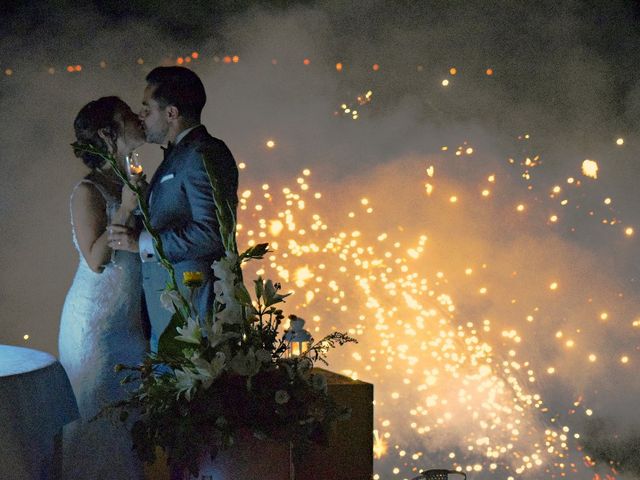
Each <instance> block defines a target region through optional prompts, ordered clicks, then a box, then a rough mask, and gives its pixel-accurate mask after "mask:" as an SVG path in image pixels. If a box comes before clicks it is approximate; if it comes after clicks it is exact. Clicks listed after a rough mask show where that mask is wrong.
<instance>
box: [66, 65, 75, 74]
mask: <svg viewBox="0 0 640 480" xmlns="http://www.w3.org/2000/svg"><path fill="white" fill-rule="evenodd" d="M74 70H75V68H73V67H72V66H71V65H69V66H68V67H67V72H73V71H74Z"/></svg>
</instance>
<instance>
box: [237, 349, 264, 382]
mask: <svg viewBox="0 0 640 480" xmlns="http://www.w3.org/2000/svg"><path fill="white" fill-rule="evenodd" d="M230 366H231V368H232V369H233V371H234V372H235V373H237V374H238V375H242V376H244V377H253V376H254V375H255V374H256V373H258V372H259V371H260V362H259V361H258V359H257V358H256V354H255V352H254V351H253V348H250V349H249V350H248V351H247V353H243V352H238V353H237V354H236V356H235V357H233V358H232V359H231V362H230Z"/></svg>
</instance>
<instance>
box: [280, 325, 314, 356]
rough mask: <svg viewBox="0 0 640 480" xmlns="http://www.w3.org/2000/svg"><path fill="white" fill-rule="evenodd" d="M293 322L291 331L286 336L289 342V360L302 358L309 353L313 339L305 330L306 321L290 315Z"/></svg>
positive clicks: (287, 352) (287, 353) (287, 354)
mask: <svg viewBox="0 0 640 480" xmlns="http://www.w3.org/2000/svg"><path fill="white" fill-rule="evenodd" d="M289 320H290V321H291V323H290V327H289V330H287V332H286V333H285V335H284V339H285V341H286V342H287V351H286V354H285V356H286V357H287V358H294V357H300V356H302V355H304V354H305V353H306V352H308V351H309V348H310V347H311V342H312V341H313V338H312V337H311V334H310V333H309V332H307V331H306V330H305V329H304V319H302V318H300V317H296V316H295V315H290V316H289Z"/></svg>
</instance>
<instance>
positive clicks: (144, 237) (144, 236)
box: [138, 125, 200, 262]
mask: <svg viewBox="0 0 640 480" xmlns="http://www.w3.org/2000/svg"><path fill="white" fill-rule="evenodd" d="M199 126H200V125H194V126H193V127H189V128H187V129H185V130H183V131H181V132H180V133H179V134H178V135H177V136H176V141H175V142H174V144H173V148H175V147H176V146H177V145H178V144H179V143H180V142H181V141H182V139H183V138H184V137H186V136H187V135H188V134H189V132H190V131H191V130H193V129H194V128H198V127H199ZM171 178H173V174H170V176H169V175H167V176H166V179H165V178H164V177H163V178H161V179H160V183H162V182H163V181H166V180H170V179H171ZM138 247H139V249H140V258H141V259H142V261H143V262H157V261H158V256H157V255H156V250H155V249H154V248H153V237H152V236H151V234H150V233H149V232H147V231H146V230H143V231H142V232H140V237H139V238H138Z"/></svg>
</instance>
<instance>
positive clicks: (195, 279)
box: [182, 272, 204, 288]
mask: <svg viewBox="0 0 640 480" xmlns="http://www.w3.org/2000/svg"><path fill="white" fill-rule="evenodd" d="M203 281H204V274H203V273H202V272H184V273H183V274H182V283H184V285H185V286H186V287H189V288H198V287H200V286H202V282H203Z"/></svg>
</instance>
